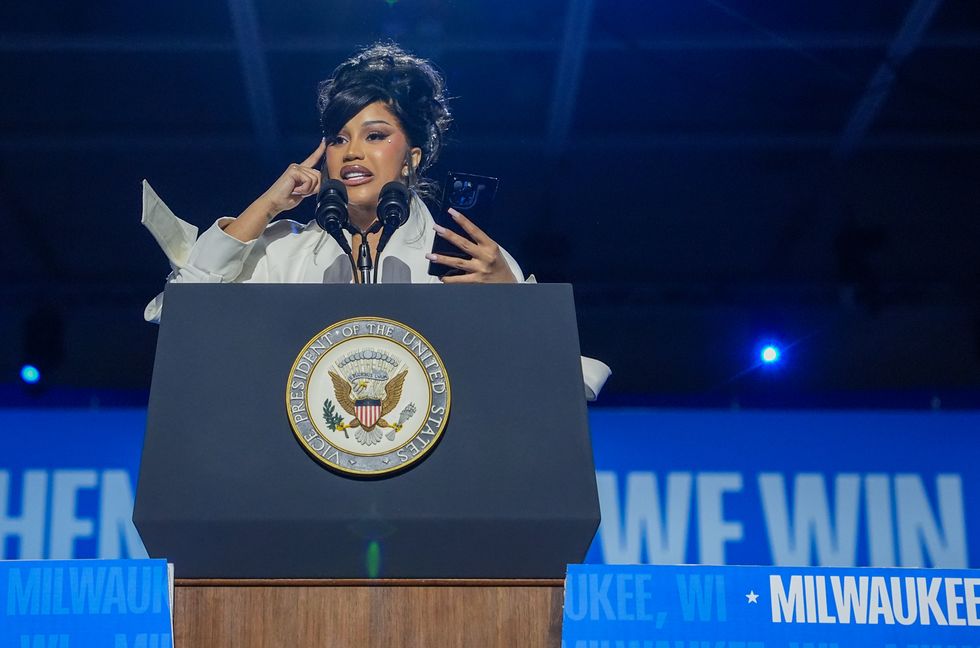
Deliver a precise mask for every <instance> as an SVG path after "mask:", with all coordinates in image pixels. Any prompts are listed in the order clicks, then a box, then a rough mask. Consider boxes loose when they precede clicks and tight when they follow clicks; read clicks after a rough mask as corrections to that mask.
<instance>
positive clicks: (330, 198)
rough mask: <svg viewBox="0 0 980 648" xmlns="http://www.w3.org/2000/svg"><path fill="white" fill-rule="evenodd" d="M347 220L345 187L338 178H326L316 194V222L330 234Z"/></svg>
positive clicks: (344, 224) (341, 226)
mask: <svg viewBox="0 0 980 648" xmlns="http://www.w3.org/2000/svg"><path fill="white" fill-rule="evenodd" d="M348 220H349V216H348V214H347V187H346V186H344V183H343V182H341V181H340V180H333V179H331V180H327V181H326V182H324V183H323V184H321V185H320V193H319V194H318V195H317V199H316V222H317V223H318V224H319V225H320V227H322V228H323V229H324V230H326V231H328V232H330V233H331V234H332V233H334V232H339V231H340V230H341V229H343V228H344V227H345V226H346V225H347V222H348Z"/></svg>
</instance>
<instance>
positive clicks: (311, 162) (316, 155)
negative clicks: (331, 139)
mask: <svg viewBox="0 0 980 648" xmlns="http://www.w3.org/2000/svg"><path fill="white" fill-rule="evenodd" d="M326 149H327V140H325V139H322V140H320V146H318V147H316V150H315V151H313V152H312V153H310V157H308V158H306V159H305V160H303V161H302V162H301V163H300V166H305V167H306V168H308V169H314V168H316V166H317V162H319V161H320V158H322V157H323V152H324V151H325V150H326Z"/></svg>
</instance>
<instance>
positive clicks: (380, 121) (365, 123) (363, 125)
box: [361, 119, 391, 128]
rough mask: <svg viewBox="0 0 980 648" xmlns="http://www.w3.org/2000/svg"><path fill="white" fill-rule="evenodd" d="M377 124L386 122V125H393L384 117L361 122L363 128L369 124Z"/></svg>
mask: <svg viewBox="0 0 980 648" xmlns="http://www.w3.org/2000/svg"><path fill="white" fill-rule="evenodd" d="M375 124H384V125H385V126H391V124H389V123H388V122H386V121H385V120H383V119H374V120H372V121H366V122H364V123H363V124H361V128H365V127H367V126H374V125H375Z"/></svg>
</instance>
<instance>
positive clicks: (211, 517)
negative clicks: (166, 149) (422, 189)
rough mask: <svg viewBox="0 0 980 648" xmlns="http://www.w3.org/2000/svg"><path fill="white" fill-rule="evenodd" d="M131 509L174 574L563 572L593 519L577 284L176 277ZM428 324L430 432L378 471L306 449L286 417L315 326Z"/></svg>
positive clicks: (579, 554)
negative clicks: (433, 405)
mask: <svg viewBox="0 0 980 648" xmlns="http://www.w3.org/2000/svg"><path fill="white" fill-rule="evenodd" d="M165 303H166V309H165V313H164V316H163V320H162V325H161V327H160V335H159V341H158V344H157V355H156V365H155V367H154V371H153V385H152V389H151V391H150V404H149V412H148V420H147V430H146V441H145V444H144V448H143V460H142V466H141V468H140V476H139V486H138V491H137V495H136V506H135V512H134V515H133V520H134V522H135V523H136V527H137V528H138V529H139V532H140V535H141V536H142V538H143V542H144V543H145V545H146V548H147V550H148V551H149V553H150V555H151V556H159V557H164V558H168V559H169V560H170V561H171V562H173V563H174V565H175V568H176V575H177V576H178V577H181V578H363V577H366V576H374V575H377V576H381V577H388V578H563V577H564V573H565V566H566V564H567V563H571V562H579V561H581V559H582V558H583V556H584V555H585V552H586V549H587V548H588V546H589V543H590V542H591V540H592V537H593V535H594V534H595V531H596V528H597V526H598V524H599V503H598V496H597V491H596V482H595V473H594V468H593V462H592V448H591V444H590V442H589V431H588V421H587V418H586V408H585V400H584V395H583V385H582V370H581V365H580V362H579V345H578V331H577V328H576V323H575V309H574V303H573V300H572V291H571V287H570V286H568V285H516V286H513V285H511V286H501V285H493V286H444V285H431V286H429V285H365V286H336V285H270V284H261V285H260V284H247V285H246V284H234V285H220V286H216V285H190V284H172V285H170V286H168V287H167V292H166V298H165ZM351 317H386V318H390V319H394V320H397V321H399V322H402V323H404V324H407V325H408V326H410V327H412V328H414V329H415V330H416V331H419V332H420V333H421V334H422V335H424V336H425V337H426V338H428V340H429V341H430V342H431V343H432V345H433V346H434V348H435V349H436V350H437V351H438V352H439V354H440V355H441V356H442V359H443V361H444V362H445V366H446V370H447V372H449V375H450V379H451V382H452V406H451V413H450V416H449V420H448V423H447V426H446V428H445V432H444V433H443V436H442V438H441V439H440V440H439V442H438V445H437V446H436V447H435V449H434V450H433V451H432V452H430V453H429V455H428V456H427V457H426V458H425V459H424V460H422V461H421V462H419V463H418V464H416V465H415V466H414V467H412V468H410V469H408V470H407V471H405V472H402V473H396V474H393V475H390V476H386V477H379V478H373V479H366V478H353V477H348V476H344V475H342V474H338V473H336V472H333V471H331V470H330V469H328V468H325V467H324V466H322V465H320V464H319V463H317V462H316V461H314V460H313V459H312V458H311V457H310V456H309V455H308V454H307V451H306V450H305V449H304V448H303V447H302V446H301V444H300V443H299V441H298V440H297V438H296V437H295V435H294V434H293V431H292V429H291V428H290V423H289V420H288V418H287V413H286V407H285V398H284V395H285V389H286V380H287V376H288V375H289V372H290V369H291V367H292V364H293V361H294V360H295V359H296V356H297V354H298V352H299V351H300V350H301V349H302V348H303V346H304V345H305V344H306V343H307V341H308V340H310V338H312V337H313V336H314V335H316V334H317V333H318V332H319V331H321V330H322V329H324V328H326V327H327V326H329V325H330V324H333V323H335V322H338V321H341V320H344V319H347V318H351Z"/></svg>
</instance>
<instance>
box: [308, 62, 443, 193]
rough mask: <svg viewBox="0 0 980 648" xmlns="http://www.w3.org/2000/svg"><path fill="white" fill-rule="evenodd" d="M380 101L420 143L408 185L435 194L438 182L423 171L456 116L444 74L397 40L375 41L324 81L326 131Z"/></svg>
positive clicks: (322, 103)
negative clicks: (418, 159) (448, 100)
mask: <svg viewBox="0 0 980 648" xmlns="http://www.w3.org/2000/svg"><path fill="white" fill-rule="evenodd" d="M376 101H382V102H384V103H385V104H386V105H387V106H388V109H389V110H391V112H392V113H393V114H394V115H395V117H397V118H398V121H399V122H400V124H401V127H402V129H404V131H405V134H406V135H407V136H408V141H409V144H410V145H411V146H417V147H419V148H421V149H422V160H421V162H420V164H419V166H418V168H417V169H410V174H409V187H411V188H412V189H415V190H416V191H417V192H418V193H419V194H421V195H423V196H425V197H431V195H430V194H431V193H432V191H433V190H434V188H435V185H434V183H432V182H431V181H429V180H427V179H426V178H422V177H421V173H422V172H424V171H425V170H426V169H428V168H429V167H430V166H431V165H432V163H433V162H435V161H436V160H437V159H438V158H439V151H440V149H441V148H442V142H443V137H444V136H445V134H446V131H447V130H448V128H449V123H450V121H451V120H452V118H451V116H450V114H449V108H448V106H447V105H446V97H445V81H443V78H442V75H441V74H439V72H438V71H437V70H436V69H435V68H434V67H433V66H432V64H431V63H429V62H428V61H426V60H425V59H423V58H420V57H418V56H413V55H411V54H409V53H408V52H405V51H404V50H403V49H401V48H400V47H398V46H397V45H395V44H394V43H375V44H374V45H371V46H370V47H368V48H366V49H364V50H362V51H360V52H358V53H357V54H355V55H354V56H352V57H351V58H349V59H347V60H346V61H344V62H343V63H341V64H340V65H338V66H337V69H335V70H334V71H333V74H332V75H331V77H330V78H329V79H327V80H326V81H321V82H320V86H319V96H318V98H317V108H318V110H319V112H320V127H321V129H322V130H323V134H324V136H325V137H327V139H330V138H331V137H333V136H335V135H336V134H337V133H338V132H339V131H340V130H341V129H342V128H343V127H344V124H346V123H347V122H348V121H350V119H351V118H352V117H354V116H355V115H356V114H357V113H359V112H361V110H363V109H364V107H365V106H367V105H369V104H372V103H374V102H376Z"/></svg>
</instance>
